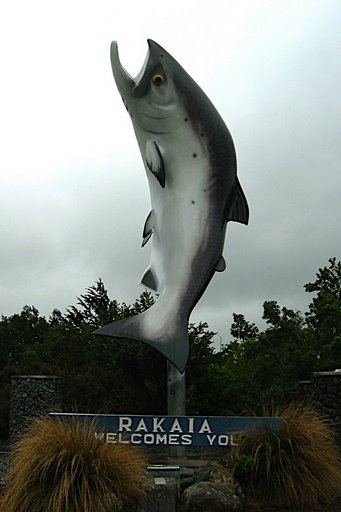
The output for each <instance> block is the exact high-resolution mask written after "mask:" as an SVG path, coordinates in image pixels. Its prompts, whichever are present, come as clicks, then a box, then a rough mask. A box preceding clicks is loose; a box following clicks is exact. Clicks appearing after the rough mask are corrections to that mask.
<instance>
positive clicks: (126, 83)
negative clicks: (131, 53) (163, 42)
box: [110, 40, 152, 98]
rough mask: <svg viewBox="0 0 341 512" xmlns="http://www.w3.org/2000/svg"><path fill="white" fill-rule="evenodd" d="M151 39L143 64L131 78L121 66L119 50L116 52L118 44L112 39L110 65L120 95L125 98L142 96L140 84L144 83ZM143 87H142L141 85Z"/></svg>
mask: <svg viewBox="0 0 341 512" xmlns="http://www.w3.org/2000/svg"><path fill="white" fill-rule="evenodd" d="M151 43H152V41H150V40H148V51H147V55H146V58H145V61H144V64H143V66H142V68H141V71H140V72H139V73H138V75H137V76H136V77H135V78H133V77H132V76H131V75H130V74H129V73H128V71H127V70H126V69H125V68H124V67H123V66H122V64H121V61H120V57H119V52H118V44H117V41H113V42H112V43H111V47H110V60H111V67H112V71H113V74H114V78H115V82H116V85H117V88H118V90H119V91H120V93H121V96H123V97H125V98H127V96H137V97H138V96H142V95H143V94H141V92H142V91H141V89H142V88H141V84H144V77H145V74H146V69H147V67H148V63H149V56H150V46H151ZM143 88H144V87H143Z"/></svg>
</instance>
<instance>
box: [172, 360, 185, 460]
mask: <svg viewBox="0 0 341 512" xmlns="http://www.w3.org/2000/svg"><path fill="white" fill-rule="evenodd" d="M167 413H168V416H185V415H186V377H185V372H183V373H180V372H179V370H178V369H177V368H176V367H175V366H174V365H172V363H170V362H169V361H167ZM170 455H171V456H172V457H184V456H185V447H184V446H174V447H171V448H170Z"/></svg>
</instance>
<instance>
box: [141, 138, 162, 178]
mask: <svg viewBox="0 0 341 512" xmlns="http://www.w3.org/2000/svg"><path fill="white" fill-rule="evenodd" d="M146 163H147V165H148V169H149V170H150V172H151V173H152V174H154V176H155V177H156V179H157V180H158V182H159V183H160V185H161V187H162V188H164V187H165V182H166V175H165V166H164V163H163V159H162V155H161V151H160V149H159V146H158V145H157V144H156V142H155V140H148V141H147V144H146Z"/></svg>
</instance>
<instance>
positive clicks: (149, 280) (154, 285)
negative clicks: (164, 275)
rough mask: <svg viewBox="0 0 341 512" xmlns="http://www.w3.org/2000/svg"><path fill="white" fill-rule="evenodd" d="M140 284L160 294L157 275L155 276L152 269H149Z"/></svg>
mask: <svg viewBox="0 0 341 512" xmlns="http://www.w3.org/2000/svg"><path fill="white" fill-rule="evenodd" d="M140 284H142V285H143V286H145V287H146V288H150V289H151V290H153V291H154V292H156V293H158V290H159V283H158V280H157V277H156V275H155V274H154V272H153V270H152V269H151V268H150V267H149V268H147V270H146V271H145V273H144V274H143V276H142V279H141V282H140Z"/></svg>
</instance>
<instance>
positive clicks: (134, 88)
mask: <svg viewBox="0 0 341 512" xmlns="http://www.w3.org/2000/svg"><path fill="white" fill-rule="evenodd" d="M148 46H149V51H148V54H147V58H146V61H145V63H144V66H143V68H142V70H141V71H140V73H139V74H138V76H137V77H136V78H135V79H133V78H132V77H131V76H130V75H129V74H128V73H127V71H126V70H125V69H124V68H123V67H122V65H121V63H120V60H119V55H118V47H117V43H116V42H113V43H112V45H111V63H112V69H113V73H114V78H115V81H116V85H117V88H118V90H119V92H120V94H121V96H122V99H123V102H124V105H125V107H126V109H127V111H128V113H129V115H130V117H131V121H132V123H133V126H134V130H135V134H136V138H137V141H138V144H139V147H140V151H141V155H142V159H143V163H144V166H145V169H146V173H147V178H148V182H149V188H150V196H151V212H150V213H149V215H148V217H147V220H146V222H145V225H144V229H143V242H142V245H145V244H146V243H147V242H148V241H149V240H150V243H151V245H152V247H151V256H150V265H149V267H148V269H147V270H146V272H145V273H144V275H143V277H142V279H141V284H142V285H144V286H145V287H147V288H149V289H151V290H153V291H154V292H156V293H157V294H158V296H159V297H158V299H157V301H156V302H155V304H154V305H153V306H151V307H150V308H149V309H148V310H147V311H145V312H143V313H140V314H138V315H135V316H132V317H130V318H127V319H124V320H119V321H116V322H113V323H111V324H109V325H107V326H105V327H102V328H101V329H98V330H97V331H95V333H94V334H100V335H104V336H112V337H114V338H126V339H132V340H137V341H143V342H145V343H148V344H149V345H151V346H152V347H154V348H155V349H157V350H158V351H159V352H161V353H162V354H163V355H164V356H165V357H166V358H167V359H168V360H169V361H170V362H171V363H172V364H173V365H175V366H176V367H177V368H178V370H179V371H180V372H183V371H184V369H185V365H186V362H187V358H188V350H189V342H188V320H189V316H190V313H191V311H192V309H193V308H194V306H195V304H196V303H197V302H198V300H199V299H200V297H201V295H202V294H203V292H204V291H205V289H206V287H207V285H208V283H209V282H210V280H211V279H212V276H213V274H214V272H215V271H218V272H220V271H223V270H224V269H225V261H224V258H223V255H222V253H223V247H224V239H225V230H226V224H227V222H229V221H236V222H241V223H243V224H247V223H248V218H249V209H248V205H247V201H246V198H245V195H244V193H243V190H242V188H241V186H240V183H239V181H238V178H237V174H236V154H235V149H234V145H233V141H232V137H231V135H230V132H229V130H228V129H227V127H226V125H225V123H224V121H223V120H222V118H221V117H220V115H219V114H218V112H217V110H216V109H215V107H214V106H213V105H212V103H211V102H210V100H209V99H208V97H207V96H206V94H205V93H204V92H203V91H202V90H201V89H200V87H199V86H198V85H197V84H196V83H195V82H194V80H193V79H192V78H191V77H190V76H189V75H188V74H187V73H186V71H185V70H184V69H183V68H182V67H181V66H180V64H179V63H178V62H177V61H176V60H175V59H174V58H173V57H172V56H171V55H170V54H169V53H167V52H166V50H164V49H163V48H161V46H159V45H158V44H157V43H155V42H154V41H151V40H148Z"/></svg>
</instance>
